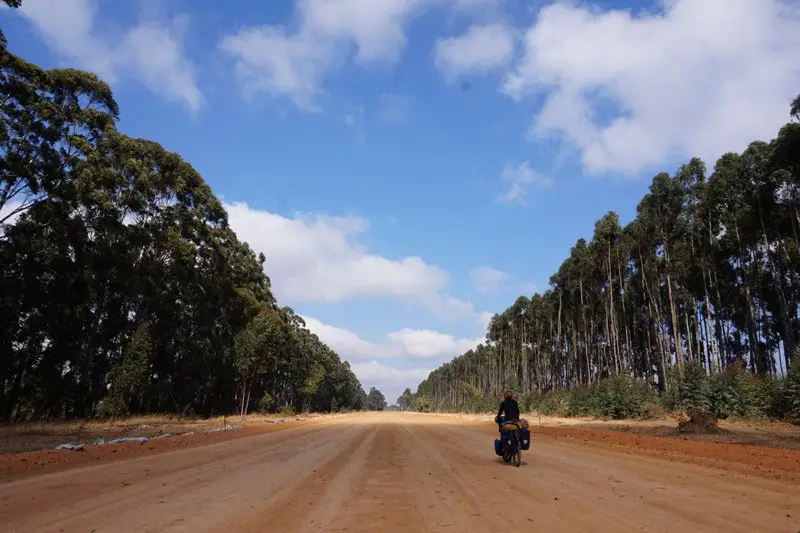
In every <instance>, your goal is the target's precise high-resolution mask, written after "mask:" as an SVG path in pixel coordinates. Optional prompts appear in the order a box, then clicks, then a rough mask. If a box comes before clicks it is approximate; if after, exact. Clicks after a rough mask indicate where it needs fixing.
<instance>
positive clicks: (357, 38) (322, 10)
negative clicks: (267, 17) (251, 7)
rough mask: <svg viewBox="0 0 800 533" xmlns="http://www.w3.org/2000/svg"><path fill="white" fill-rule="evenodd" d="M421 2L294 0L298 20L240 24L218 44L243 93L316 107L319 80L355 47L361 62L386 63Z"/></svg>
mask: <svg viewBox="0 0 800 533" xmlns="http://www.w3.org/2000/svg"><path fill="white" fill-rule="evenodd" d="M427 3H428V2H425V1H423V0H382V1H381V2H375V1H374V0H337V1H331V0H298V1H297V2H296V10H297V18H298V20H299V23H298V25H297V28H296V29H295V30H294V31H287V30H286V29H285V28H284V27H283V26H273V25H265V26H256V27H248V28H243V29H242V30H240V31H239V32H237V33H235V34H232V35H228V36H226V37H224V38H223V39H222V41H221V42H220V49H221V50H223V51H224V52H227V53H228V54H229V55H230V56H232V57H233V59H234V61H235V68H236V72H237V73H238V76H239V79H240V81H241V83H242V85H243V89H244V91H245V93H246V94H248V95H255V94H257V93H266V94H268V95H270V96H274V97H286V98H289V99H290V100H292V101H293V102H294V103H295V105H297V106H298V107H299V108H301V109H305V110H309V111H311V110H316V109H317V107H316V104H315V97H316V96H317V95H318V94H319V92H320V85H321V83H322V80H323V78H324V77H325V75H326V74H328V73H329V72H331V71H333V70H336V69H337V68H339V67H340V66H342V65H344V64H345V63H346V61H347V59H348V56H349V55H350V53H351V50H352V49H353V48H355V54H354V60H355V62H356V63H357V64H359V65H361V66H368V65H374V64H380V63H392V62H394V61H395V60H396V59H397V58H398V57H399V56H400V54H401V53H402V51H403V50H404V48H405V44H406V36H405V25H406V23H407V21H408V20H409V19H410V18H411V17H412V16H413V15H414V14H415V13H417V12H418V10H419V9H420V8H421V7H424V6H425V5H426V4H427Z"/></svg>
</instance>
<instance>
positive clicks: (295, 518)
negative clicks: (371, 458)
mask: <svg viewBox="0 0 800 533" xmlns="http://www.w3.org/2000/svg"><path fill="white" fill-rule="evenodd" d="M379 431H380V429H379V427H378V426H372V427H365V429H364V431H363V433H356V435H355V436H354V437H353V438H352V439H350V441H348V442H347V445H346V446H343V447H341V448H340V450H339V452H338V453H337V455H336V456H335V457H334V458H333V459H332V460H330V461H329V462H327V463H325V464H323V465H314V466H315V467H314V468H313V469H312V470H311V473H310V475H309V476H308V481H307V482H306V483H297V484H295V485H293V486H291V487H288V488H287V489H286V490H284V491H282V492H281V493H279V494H276V495H275V496H274V497H272V498H270V503H269V504H268V505H267V506H265V508H263V509H262V510H261V511H260V512H259V513H258V514H257V515H254V516H252V517H249V518H248V519H247V520H245V521H244V522H242V523H241V524H239V525H238V526H237V527H236V530H237V531H242V532H250V531H253V532H255V531H264V530H265V528H266V527H267V526H268V527H269V529H270V530H272V529H274V530H275V531H292V532H295V531H296V532H308V531H319V530H322V531H328V529H327V524H328V522H329V521H330V520H331V519H332V518H333V517H334V516H335V514H336V513H337V512H338V511H339V510H340V508H341V506H342V504H343V503H344V501H345V498H347V496H348V493H349V492H350V491H351V490H352V484H353V478H354V476H355V475H356V473H357V472H358V471H359V470H360V469H362V468H363V465H364V457H365V455H366V454H367V453H368V450H370V449H371V448H372V446H373V441H374V440H375V436H376V434H377V433H379ZM364 433H366V435H365V434H364ZM304 479H306V478H304Z"/></svg>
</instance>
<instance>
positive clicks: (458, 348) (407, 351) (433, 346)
mask: <svg viewBox="0 0 800 533" xmlns="http://www.w3.org/2000/svg"><path fill="white" fill-rule="evenodd" d="M387 336H388V337H389V338H390V339H391V340H392V341H393V342H394V343H395V344H396V345H397V346H398V347H399V348H400V353H401V354H402V355H407V356H409V357H415V358H421V359H429V358H441V357H447V358H448V359H452V358H453V357H456V356H458V355H461V354H462V353H464V352H466V351H467V350H471V349H472V348H474V347H475V346H477V345H478V344H480V343H481V342H483V338H481V339H457V338H455V337H453V336H452V335H447V334H446V333H439V332H438V331H432V330H429V329H408V328H405V329H401V330H399V331H393V332H391V333H389V334H387Z"/></svg>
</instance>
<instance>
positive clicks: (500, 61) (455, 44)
mask: <svg viewBox="0 0 800 533" xmlns="http://www.w3.org/2000/svg"><path fill="white" fill-rule="evenodd" d="M514 39H515V36H514V31H513V30H512V29H511V28H509V27H507V26H505V25H503V24H487V25H472V26H470V27H469V28H468V29H467V31H466V32H465V33H464V34H463V35H462V36H460V37H450V38H446V39H439V40H438V41H436V45H435V46H434V58H435V62H436V66H437V67H438V68H439V70H440V71H441V72H442V74H443V75H444V76H445V78H446V79H448V80H449V81H453V80H455V79H456V78H458V77H460V76H463V75H465V74H472V73H485V72H488V71H491V70H494V69H497V68H500V67H504V66H505V65H507V64H508V63H509V61H510V60H511V58H512V55H513V53H514Z"/></svg>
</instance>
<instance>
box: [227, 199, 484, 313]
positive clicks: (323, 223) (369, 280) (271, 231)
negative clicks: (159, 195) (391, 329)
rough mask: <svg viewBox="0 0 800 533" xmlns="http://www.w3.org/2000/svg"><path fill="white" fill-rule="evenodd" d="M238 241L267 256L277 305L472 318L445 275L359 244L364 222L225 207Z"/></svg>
mask: <svg viewBox="0 0 800 533" xmlns="http://www.w3.org/2000/svg"><path fill="white" fill-rule="evenodd" d="M225 209H226V210H227V211H228V216H229V220H230V224H231V227H232V228H233V229H234V231H236V233H237V235H238V236H239V238H240V239H241V240H243V241H245V242H247V243H249V244H250V246H251V247H252V248H253V249H254V250H255V251H256V252H263V253H264V255H265V256H266V258H267V259H266V264H265V269H266V271H267V273H268V274H269V276H270V278H271V279H272V281H273V287H274V290H275V295H276V296H277V297H278V299H279V300H284V301H286V300H289V301H293V302H298V301H318V302H342V301H345V300H349V299H352V298H364V297H383V298H391V299H396V300H402V301H406V302H412V303H416V304H418V305H422V306H424V307H425V308H427V309H429V310H430V311H432V312H434V313H437V314H439V315H442V316H446V317H450V318H457V317H474V316H476V314H477V313H476V311H475V309H474V307H473V306H472V304H471V303H470V302H467V301H463V300H459V299H457V298H454V297H453V296H451V295H449V294H448V293H447V292H446V291H445V288H446V285H447V282H448V275H447V272H445V271H444V270H443V269H441V268H440V267H438V266H435V265H429V264H427V263H426V262H425V261H423V260H422V259H421V258H420V257H404V258H400V259H389V258H386V257H383V256H380V255H376V254H373V253H370V252H369V251H368V250H367V249H365V248H364V246H362V245H361V244H359V242H358V238H359V237H360V236H361V235H362V234H363V233H364V232H365V231H366V230H367V222H366V221H365V220H364V219H361V218H358V217H330V216H321V215H296V216H295V217H294V218H285V217H282V216H280V215H277V214H274V213H269V212H265V211H258V210H255V209H251V208H250V207H249V206H248V205H247V204H245V203H232V204H225Z"/></svg>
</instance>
